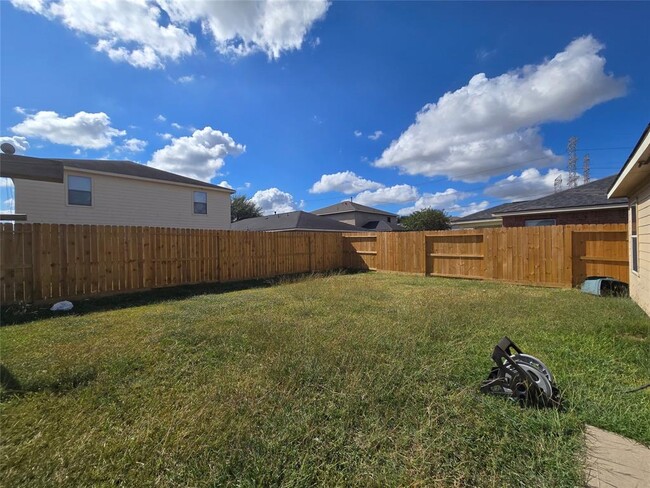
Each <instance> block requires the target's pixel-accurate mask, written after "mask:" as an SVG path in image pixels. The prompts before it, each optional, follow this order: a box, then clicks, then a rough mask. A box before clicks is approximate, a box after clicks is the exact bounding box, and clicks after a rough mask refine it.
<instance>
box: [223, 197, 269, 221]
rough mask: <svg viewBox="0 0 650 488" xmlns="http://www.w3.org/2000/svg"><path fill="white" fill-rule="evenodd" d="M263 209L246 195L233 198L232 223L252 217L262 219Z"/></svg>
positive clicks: (231, 208) (231, 204)
mask: <svg viewBox="0 0 650 488" xmlns="http://www.w3.org/2000/svg"><path fill="white" fill-rule="evenodd" d="M261 216H262V209H261V208H260V207H258V206H257V205H256V204H255V202H252V201H251V200H248V199H247V198H246V195H237V194H236V193H235V194H234V195H233V196H232V201H231V202H230V221H231V222H237V221H238V220H244V219H250V218H252V217H261Z"/></svg>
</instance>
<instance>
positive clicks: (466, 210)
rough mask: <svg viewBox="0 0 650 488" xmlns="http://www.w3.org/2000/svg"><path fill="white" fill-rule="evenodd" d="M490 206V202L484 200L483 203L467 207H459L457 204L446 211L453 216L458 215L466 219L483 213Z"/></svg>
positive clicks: (473, 203)
mask: <svg viewBox="0 0 650 488" xmlns="http://www.w3.org/2000/svg"><path fill="white" fill-rule="evenodd" d="M489 206H490V202H488V201H487V200H483V201H482V202H471V203H468V204H466V205H459V204H458V203H455V204H453V205H450V206H449V207H447V208H446V209H445V210H446V211H447V212H448V213H449V214H451V215H457V216H459V217H465V216H466V215H470V214H473V213H476V212H481V211H482V210H485V209H486V208H488V207H489Z"/></svg>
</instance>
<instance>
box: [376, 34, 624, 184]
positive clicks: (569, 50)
mask: <svg viewBox="0 0 650 488" xmlns="http://www.w3.org/2000/svg"><path fill="white" fill-rule="evenodd" d="M603 47H604V46H603V45H602V44H600V43H599V42H598V41H597V40H596V39H594V38H593V37H592V36H585V37H581V38H578V39H576V40H574V41H573V42H571V43H570V44H569V45H568V46H567V47H566V48H565V49H564V51H562V52H560V53H558V54H556V55H555V56H554V57H553V58H552V59H547V60H545V61H543V62H542V63H540V64H538V65H528V66H524V67H522V68H520V69H517V70H514V71H511V72H508V73H505V74H502V75H500V76H497V77H496V78H488V77H487V76H486V75H485V74H484V73H479V74H477V75H475V76H474V77H473V78H472V79H471V80H470V81H469V83H468V84H467V85H466V86H464V87H462V88H460V89H458V90H456V91H455V92H450V93H446V94H445V95H443V96H442V97H440V99H439V100H438V101H437V102H436V103H429V104H427V105H425V106H424V107H423V108H422V109H421V110H420V112H418V114H417V115H416V118H415V122H414V123H413V124H412V125H411V126H410V127H409V128H408V129H407V130H406V131H404V132H403V133H402V135H401V136H400V137H399V138H398V139H397V140H395V141H393V142H392V143H391V145H390V146H389V147H388V148H387V149H386V150H385V151H384V152H383V154H382V155H381V157H380V158H379V159H378V160H376V161H375V162H374V164H375V166H378V167H382V168H389V167H395V168H399V169H400V171H402V172H404V173H407V174H412V175H415V174H420V175H425V176H436V175H445V176H447V177H449V178H450V179H452V180H462V181H468V182H476V181H486V180H487V179H489V178H490V177H491V176H495V175H498V174H501V173H503V168H504V167H505V166H508V165H510V166H511V167H519V168H525V167H530V166H537V167H543V166H550V165H552V164H557V163H558V162H559V159H560V158H559V157H558V156H557V155H555V154H553V152H552V151H551V150H549V149H547V148H544V146H543V141H542V138H541V136H540V134H539V129H538V126H539V125H540V124H543V123H545V122H550V121H567V120H572V119H575V118H577V117H579V116H580V115H581V114H582V113H583V112H584V111H586V110H588V109H589V108H591V107H593V106H594V105H597V104H599V103H603V102H606V101H608V100H611V99H614V98H617V97H620V96H623V95H624V94H625V90H626V80H625V79H621V78H615V77H614V76H612V75H611V74H607V73H606V72H605V70H604V68H605V58H604V57H602V56H601V55H599V53H600V51H601V50H602V49H603Z"/></svg>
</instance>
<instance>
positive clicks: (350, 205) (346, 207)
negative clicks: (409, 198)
mask: <svg viewBox="0 0 650 488" xmlns="http://www.w3.org/2000/svg"><path fill="white" fill-rule="evenodd" d="M346 212H365V213H373V214H378V215H388V216H390V217H397V214H394V213H390V212H386V211H384V210H379V209H378V208H373V207H367V206H365V205H361V204H360V203H355V202H350V201H347V200H346V201H344V202H341V203H336V204H334V205H330V206H329V207H323V208H319V209H318V210H314V211H313V212H312V213H314V214H316V215H332V214H338V213H346Z"/></svg>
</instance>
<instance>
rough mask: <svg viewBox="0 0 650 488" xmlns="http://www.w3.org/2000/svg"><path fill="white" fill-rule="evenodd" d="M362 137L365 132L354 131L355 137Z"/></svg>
mask: <svg viewBox="0 0 650 488" xmlns="http://www.w3.org/2000/svg"><path fill="white" fill-rule="evenodd" d="M362 135H363V132H361V131H360V130H355V131H354V137H361V136H362Z"/></svg>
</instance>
